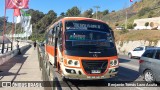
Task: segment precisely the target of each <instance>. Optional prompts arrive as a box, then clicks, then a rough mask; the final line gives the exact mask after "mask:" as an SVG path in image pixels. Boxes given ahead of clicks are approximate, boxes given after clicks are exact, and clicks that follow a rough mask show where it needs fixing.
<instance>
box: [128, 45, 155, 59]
mask: <svg viewBox="0 0 160 90" xmlns="http://www.w3.org/2000/svg"><path fill="white" fill-rule="evenodd" d="M152 47H154V46H139V47H136V48H135V49H134V50H132V51H129V52H128V57H129V58H133V57H137V58H140V57H141V56H142V54H143V53H144V52H145V51H146V49H147V48H152Z"/></svg>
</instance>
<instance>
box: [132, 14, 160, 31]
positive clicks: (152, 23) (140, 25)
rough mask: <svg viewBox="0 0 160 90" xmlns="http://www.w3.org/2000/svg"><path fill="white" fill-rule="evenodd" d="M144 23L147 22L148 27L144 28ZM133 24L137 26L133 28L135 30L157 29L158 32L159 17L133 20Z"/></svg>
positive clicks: (159, 27)
mask: <svg viewBox="0 0 160 90" xmlns="http://www.w3.org/2000/svg"><path fill="white" fill-rule="evenodd" d="M146 22H149V26H148V27H146V26H145V23H146ZM134 23H136V24H137V26H136V27H134V29H135V30H138V29H140V30H141V29H153V28H157V29H158V30H160V17H154V18H143V19H135V20H134Z"/></svg>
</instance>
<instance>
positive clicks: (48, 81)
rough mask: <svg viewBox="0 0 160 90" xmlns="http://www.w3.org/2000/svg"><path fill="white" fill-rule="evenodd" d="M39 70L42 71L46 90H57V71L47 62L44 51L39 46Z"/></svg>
mask: <svg viewBox="0 0 160 90" xmlns="http://www.w3.org/2000/svg"><path fill="white" fill-rule="evenodd" d="M37 52H38V60H39V68H40V70H41V71H42V79H43V82H44V83H43V84H44V89H45V90H55V89H56V82H55V81H56V77H55V72H54V71H55V70H54V68H53V66H52V65H51V64H50V63H49V61H47V60H46V56H45V53H44V50H43V49H42V48H41V47H39V46H37Z"/></svg>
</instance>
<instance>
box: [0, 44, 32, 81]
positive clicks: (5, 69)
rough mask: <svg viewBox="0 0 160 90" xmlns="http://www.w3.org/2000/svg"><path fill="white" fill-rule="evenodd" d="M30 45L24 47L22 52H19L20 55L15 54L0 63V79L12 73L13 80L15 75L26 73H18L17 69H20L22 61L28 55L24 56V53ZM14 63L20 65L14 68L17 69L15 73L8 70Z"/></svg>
mask: <svg viewBox="0 0 160 90" xmlns="http://www.w3.org/2000/svg"><path fill="white" fill-rule="evenodd" d="M30 47H31V46H30ZM30 47H28V48H26V49H25V50H24V51H23V52H21V54H20V55H16V56H15V57H13V58H11V59H10V60H8V61H7V62H5V63H4V64H2V65H0V69H1V72H0V76H1V77H0V80H2V79H3V78H4V77H5V76H11V75H14V78H13V79H12V81H14V80H15V78H16V77H17V75H23V74H26V73H19V71H20V70H21V68H22V66H23V64H24V62H25V61H26V60H27V58H28V57H24V55H25V53H26V52H27V51H28V50H29V49H30ZM16 64H20V67H19V68H18V69H15V70H17V71H16V73H12V72H9V70H10V69H11V68H12V67H14V66H15V65H16Z"/></svg>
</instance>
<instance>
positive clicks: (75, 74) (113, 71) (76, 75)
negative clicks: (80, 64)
mask: <svg viewBox="0 0 160 90" xmlns="http://www.w3.org/2000/svg"><path fill="white" fill-rule="evenodd" d="M67 70H74V71H72V73H71V71H70V72H69V71H67ZM65 71H66V72H65V74H64V77H65V78H66V79H77V80H94V79H95V80H98V79H108V78H112V77H114V76H116V75H117V73H118V68H110V69H108V71H107V72H106V73H105V74H103V75H102V74H99V75H94V76H93V75H91V74H90V75H86V74H85V73H84V72H83V71H82V70H81V69H75V68H72V69H71V68H69V69H66V70H65Z"/></svg>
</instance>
